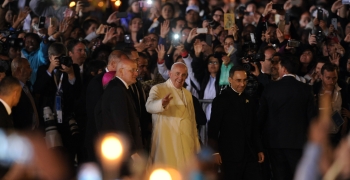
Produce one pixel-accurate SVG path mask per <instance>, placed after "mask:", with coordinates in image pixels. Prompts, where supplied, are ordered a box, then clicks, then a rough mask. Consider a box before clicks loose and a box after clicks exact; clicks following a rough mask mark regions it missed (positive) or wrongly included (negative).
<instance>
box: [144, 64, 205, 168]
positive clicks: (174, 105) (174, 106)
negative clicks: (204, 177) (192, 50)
mask: <svg viewBox="0 0 350 180" xmlns="http://www.w3.org/2000/svg"><path fill="white" fill-rule="evenodd" d="M187 71H188V70H187V67H186V65H185V64H184V63H181V62H177V63H174V64H173V66H172V67H171V70H170V72H169V77H170V79H168V80H167V81H166V82H164V83H161V84H158V85H155V86H153V87H152V89H151V91H150V94H149V97H148V99H147V103H146V109H147V111H148V112H149V113H152V121H153V134H152V145H151V153H150V158H151V159H152V162H153V163H154V164H162V165H165V166H170V167H172V168H175V169H182V168H184V167H185V165H186V164H188V162H189V161H190V159H191V158H192V157H193V156H194V155H195V154H196V153H198V152H199V150H200V145H199V140H198V133H197V128H196V120H195V111H194V106H193V101H192V95H191V93H190V92H189V91H188V90H187V89H185V88H183V85H184V82H185V80H186V78H187V76H188V72H187Z"/></svg>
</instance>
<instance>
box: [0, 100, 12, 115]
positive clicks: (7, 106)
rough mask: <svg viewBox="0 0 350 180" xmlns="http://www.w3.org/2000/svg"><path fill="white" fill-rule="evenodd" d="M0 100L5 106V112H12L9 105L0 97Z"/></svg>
mask: <svg viewBox="0 0 350 180" xmlns="http://www.w3.org/2000/svg"><path fill="white" fill-rule="evenodd" d="M0 102H1V103H2V104H3V105H4V106H5V109H6V111H7V114H8V115H10V114H11V113H12V110H11V108H10V106H9V105H8V104H7V103H6V102H5V101H3V100H2V99H0Z"/></svg>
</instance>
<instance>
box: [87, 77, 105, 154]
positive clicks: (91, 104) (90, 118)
mask: <svg viewBox="0 0 350 180" xmlns="http://www.w3.org/2000/svg"><path fill="white" fill-rule="evenodd" d="M104 74H105V72H103V73H101V74H98V75H96V76H95V77H94V78H92V80H91V81H90V83H89V85H88V87H87V89H86V114H87V122H86V133H85V141H84V145H85V148H86V150H87V158H88V159H87V160H88V161H96V160H97V159H96V155H95V146H94V143H95V141H96V138H97V128H96V123H95V114H94V111H95V107H96V105H97V103H98V101H99V100H100V98H101V97H102V94H103V86H102V78H103V75H104Z"/></svg>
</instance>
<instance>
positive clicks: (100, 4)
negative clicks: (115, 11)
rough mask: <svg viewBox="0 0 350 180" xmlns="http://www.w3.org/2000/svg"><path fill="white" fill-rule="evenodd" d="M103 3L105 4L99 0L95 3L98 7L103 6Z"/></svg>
mask: <svg viewBox="0 0 350 180" xmlns="http://www.w3.org/2000/svg"><path fill="white" fill-rule="evenodd" d="M104 5H105V3H104V2H102V1H100V2H99V3H98V4H97V6H98V7H103V6H104Z"/></svg>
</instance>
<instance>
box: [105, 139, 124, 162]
mask: <svg viewBox="0 0 350 180" xmlns="http://www.w3.org/2000/svg"><path fill="white" fill-rule="evenodd" d="M101 152H102V155H103V157H105V158H106V159H108V160H116V159H118V158H120V156H121V155H122V152H123V146H122V143H121V142H120V140H119V139H118V138H116V137H113V136H109V137H106V138H104V139H103V141H102V143H101Z"/></svg>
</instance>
